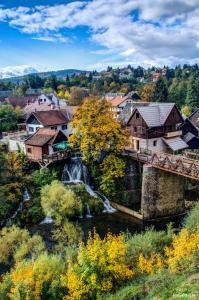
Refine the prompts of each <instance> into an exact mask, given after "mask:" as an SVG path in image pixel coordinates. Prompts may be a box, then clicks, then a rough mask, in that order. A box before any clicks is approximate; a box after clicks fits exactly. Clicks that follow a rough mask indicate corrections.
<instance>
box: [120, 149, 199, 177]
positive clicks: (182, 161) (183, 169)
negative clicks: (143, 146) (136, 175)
mask: <svg viewBox="0 0 199 300" xmlns="http://www.w3.org/2000/svg"><path fill="white" fill-rule="evenodd" d="M124 155H125V156H127V157H129V158H132V159H134V160H137V161H140V162H141V163H144V164H150V165H152V166H153V167H154V168H157V169H160V170H163V171H167V172H171V173H174V174H177V175H181V176H184V177H188V178H191V179H195V180H199V160H194V159H190V158H187V157H185V156H183V155H173V154H168V153H163V152H155V153H153V154H143V153H138V152H135V151H133V150H131V149H130V148H125V151H124Z"/></svg>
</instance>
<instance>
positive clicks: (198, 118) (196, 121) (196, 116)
mask: <svg viewBox="0 0 199 300" xmlns="http://www.w3.org/2000/svg"><path fill="white" fill-rule="evenodd" d="M189 120H190V121H191V122H192V124H193V125H194V126H195V127H196V128H197V130H198V131H199V108H198V109H196V110H195V111H194V112H193V113H192V115H191V116H190V117H189Z"/></svg>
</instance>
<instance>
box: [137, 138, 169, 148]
mask: <svg viewBox="0 0 199 300" xmlns="http://www.w3.org/2000/svg"><path fill="white" fill-rule="evenodd" d="M136 140H139V143H140V145H139V146H140V149H141V150H148V151H151V152H157V151H160V152H166V151H167V147H166V145H165V143H164V142H163V141H162V139H161V138H156V139H140V138H135V137H134V138H133V140H132V147H133V149H135V150H137V149H136ZM154 141H156V142H157V143H156V146H154V144H153V143H154Z"/></svg>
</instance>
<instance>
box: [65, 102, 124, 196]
mask: <svg viewBox="0 0 199 300" xmlns="http://www.w3.org/2000/svg"><path fill="white" fill-rule="evenodd" d="M72 126H73V128H74V133H73V135H72V136H70V137H69V142H70V144H71V146H72V147H74V148H79V149H80V150H81V152H82V154H83V160H84V161H85V162H86V163H87V164H88V165H89V166H90V167H91V169H92V170H95V176H94V177H95V179H96V178H97V177H99V178H98V182H99V186H98V187H99V188H100V189H101V190H102V191H103V192H104V193H105V194H106V195H108V196H111V195H114V194H115V193H116V187H115V182H116V180H118V179H119V178H122V177H123V176H124V169H125V164H124V162H123V160H122V159H121V158H120V157H119V154H121V153H122V151H123V149H124V147H125V146H126V145H127V144H128V132H127V131H124V130H122V128H121V125H120V124H119V123H118V122H117V120H116V119H115V118H114V116H113V114H112V111H111V106H110V103H108V102H107V101H106V100H102V99H98V98H87V99H86V100H85V101H84V103H83V105H82V106H81V107H80V108H79V109H78V110H77V111H76V113H75V116H74V118H73V121H72ZM96 166H97V167H96ZM96 169H97V172H96Z"/></svg>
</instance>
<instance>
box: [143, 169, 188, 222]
mask: <svg viewBox="0 0 199 300" xmlns="http://www.w3.org/2000/svg"><path fill="white" fill-rule="evenodd" d="M184 211H185V200H184V178H183V177H181V176H177V175H175V174H172V173H169V172H165V171H162V170H158V169H156V168H153V167H152V166H150V165H144V166H143V182H142V200H141V213H142V215H143V219H145V220H147V219H155V218H159V217H163V216H172V215H178V214H181V213H183V212H184Z"/></svg>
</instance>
